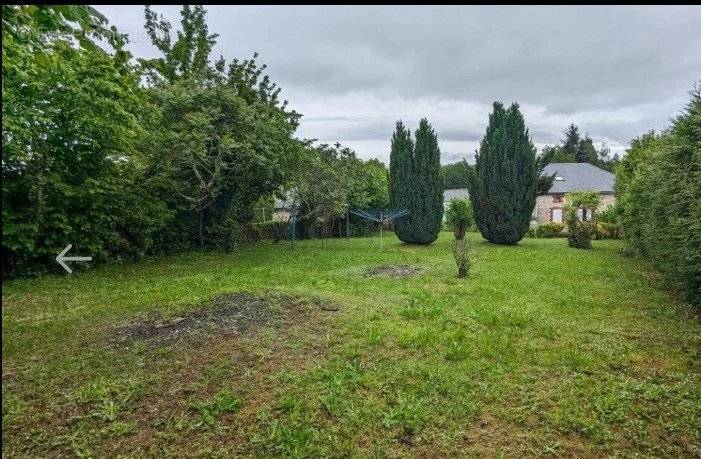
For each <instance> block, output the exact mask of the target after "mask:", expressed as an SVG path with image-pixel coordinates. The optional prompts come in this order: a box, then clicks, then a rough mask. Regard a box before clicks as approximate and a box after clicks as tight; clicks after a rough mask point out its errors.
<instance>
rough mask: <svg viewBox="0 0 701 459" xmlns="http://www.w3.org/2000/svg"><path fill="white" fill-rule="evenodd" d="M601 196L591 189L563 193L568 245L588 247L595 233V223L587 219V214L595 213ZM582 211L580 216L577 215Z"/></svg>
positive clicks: (580, 247)
mask: <svg viewBox="0 0 701 459" xmlns="http://www.w3.org/2000/svg"><path fill="white" fill-rule="evenodd" d="M600 202H601V198H600V197H599V195H598V194H597V193H596V192H593V191H575V192H572V193H567V194H566V195H565V223H566V224H567V243H568V244H569V246H570V247H575V248H578V249H590V248H591V240H592V238H593V237H594V236H595V235H596V223H595V222H592V221H587V216H592V215H595V214H596V208H597V207H599V203H600ZM578 212H581V213H582V217H581V219H580V217H579V216H578V215H577V213H578Z"/></svg>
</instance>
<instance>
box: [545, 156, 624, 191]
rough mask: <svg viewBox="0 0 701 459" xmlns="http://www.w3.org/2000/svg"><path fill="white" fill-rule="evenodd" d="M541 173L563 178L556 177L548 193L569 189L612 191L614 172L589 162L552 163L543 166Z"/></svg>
mask: <svg viewBox="0 0 701 459" xmlns="http://www.w3.org/2000/svg"><path fill="white" fill-rule="evenodd" d="M543 173H544V174H546V175H552V174H555V177H561V178H563V179H564V180H557V178H556V179H555V181H554V182H553V186H552V188H550V191H549V192H548V194H554V193H569V192H570V191H598V192H600V193H613V179H614V174H612V173H611V172H609V171H605V170H603V169H600V168H598V167H596V166H594V165H592V164H589V163H552V164H548V165H547V166H545V169H544V170H543Z"/></svg>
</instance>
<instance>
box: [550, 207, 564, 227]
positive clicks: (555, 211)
mask: <svg viewBox="0 0 701 459" xmlns="http://www.w3.org/2000/svg"><path fill="white" fill-rule="evenodd" d="M550 220H551V221H553V222H555V223H562V209H561V208H559V207H553V208H552V209H550Z"/></svg>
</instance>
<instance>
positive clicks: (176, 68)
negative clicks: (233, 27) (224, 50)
mask: <svg viewBox="0 0 701 459" xmlns="http://www.w3.org/2000/svg"><path fill="white" fill-rule="evenodd" d="M180 15H181V20H180V24H181V27H182V30H179V31H178V32H177V33H176V36H177V38H176V40H175V41H173V40H172V37H171V30H172V26H171V24H170V23H169V22H168V21H166V20H165V19H164V18H163V16H160V17H159V16H158V15H157V14H156V13H155V12H153V11H152V10H151V8H150V7H149V6H148V5H147V6H146V8H145V16H146V25H145V27H146V32H147V33H148V36H149V38H150V39H151V43H153V45H154V46H155V47H156V48H157V49H158V50H159V51H160V52H161V53H162V54H163V56H162V57H158V58H154V59H140V63H141V65H142V67H143V69H144V70H145V73H146V75H147V77H148V79H149V81H151V82H152V83H164V82H165V83H175V82H176V81H178V80H183V79H188V78H193V79H196V80H202V79H208V78H212V77H213V69H212V68H211V67H210V65H209V57H210V54H211V52H212V47H213V46H214V44H215V43H216V40H217V37H218V34H210V33H209V30H208V27H207V19H206V16H207V12H206V11H205V9H204V7H203V6H202V5H196V6H194V7H191V6H190V5H184V6H183V9H182V11H181V13H180Z"/></svg>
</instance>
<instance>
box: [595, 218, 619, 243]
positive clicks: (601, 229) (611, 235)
mask: <svg viewBox="0 0 701 459" xmlns="http://www.w3.org/2000/svg"><path fill="white" fill-rule="evenodd" d="M596 238H597V239H620V238H621V229H620V227H619V226H618V225H617V224H615V223H608V222H602V221H600V222H599V223H598V224H597V225H596Z"/></svg>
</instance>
